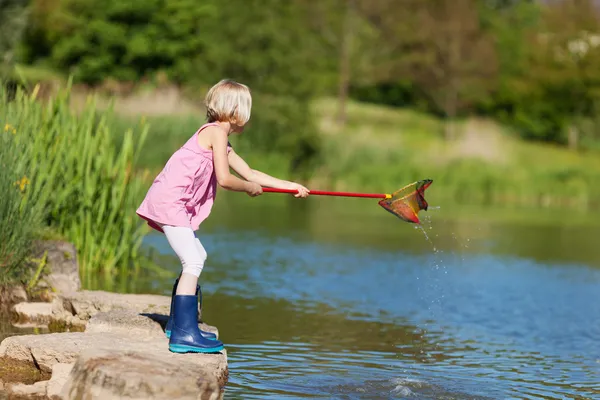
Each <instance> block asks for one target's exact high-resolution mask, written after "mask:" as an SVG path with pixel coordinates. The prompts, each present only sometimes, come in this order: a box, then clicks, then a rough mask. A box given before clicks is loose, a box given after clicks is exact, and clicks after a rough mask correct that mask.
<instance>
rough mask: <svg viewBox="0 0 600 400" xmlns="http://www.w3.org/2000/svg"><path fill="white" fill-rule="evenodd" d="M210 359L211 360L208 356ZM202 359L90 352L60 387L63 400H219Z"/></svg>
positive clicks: (219, 389)
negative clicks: (83, 399)
mask: <svg viewBox="0 0 600 400" xmlns="http://www.w3.org/2000/svg"><path fill="white" fill-rule="evenodd" d="M209 357H210V356H209ZM203 359H205V357H204V356H202V355H192V356H191V357H188V356H185V355H179V356H173V357H164V356H163V355H161V354H160V352H144V351H126V352H122V351H119V350H116V349H108V348H103V349H89V350H86V351H84V352H83V353H82V354H81V356H80V357H79V359H78V361H77V363H75V366H74V367H73V370H72V372H71V375H70V377H69V380H68V381H67V383H66V384H65V386H64V387H63V391H62V397H63V398H65V399H82V398H97V399H107V400H110V399H140V400H141V399H190V400H191V399H218V398H220V397H221V393H222V386H220V384H219V382H218V380H217V379H216V377H215V376H214V375H212V374H210V373H207V369H206V368H205V366H204V365H203V363H202V362H199V361H201V360H203Z"/></svg>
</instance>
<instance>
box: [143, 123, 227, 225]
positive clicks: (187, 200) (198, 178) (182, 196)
mask: <svg viewBox="0 0 600 400" xmlns="http://www.w3.org/2000/svg"><path fill="white" fill-rule="evenodd" d="M211 125H217V124H216V123H208V124H204V125H202V126H201V127H200V129H198V131H197V132H196V133H195V134H194V135H193V136H192V137H191V138H190V139H189V140H188V141H187V142H186V143H185V144H184V145H183V146H182V147H181V148H180V149H179V150H177V151H176V152H175V153H174V154H173V155H172V156H171V158H170V159H169V161H167V164H166V165H165V167H164V168H163V170H162V171H161V172H160V173H159V174H158V176H157V177H156V178H155V179H154V182H153V183H152V186H150V189H149V190H148V193H147V194H146V197H145V198H144V200H143V201H142V204H141V205H140V206H139V208H138V209H137V211H136V213H137V215H139V216H140V217H141V218H143V219H145V220H146V221H147V222H148V225H149V226H150V227H152V228H154V229H156V230H157V231H159V232H163V230H162V228H161V227H160V225H159V224H164V225H173V226H185V227H189V228H191V229H192V230H194V231H195V230H197V229H198V228H199V227H200V223H202V221H204V220H205V219H206V218H207V217H208V215H209V214H210V211H211V209H212V206H213V203H214V201H215V197H216V194H217V177H216V174H215V170H214V163H213V153H212V150H208V149H204V148H202V147H200V145H199V144H198V135H199V134H200V133H201V132H202V130H203V129H204V128H206V127H208V126H211ZM230 151H231V145H230V144H229V143H228V144H227V154H229V152H230Z"/></svg>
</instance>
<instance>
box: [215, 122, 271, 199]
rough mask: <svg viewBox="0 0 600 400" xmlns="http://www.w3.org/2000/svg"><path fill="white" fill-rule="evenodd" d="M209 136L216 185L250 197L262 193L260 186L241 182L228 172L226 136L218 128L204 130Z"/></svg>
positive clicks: (249, 182)
mask: <svg viewBox="0 0 600 400" xmlns="http://www.w3.org/2000/svg"><path fill="white" fill-rule="evenodd" d="M206 129H207V130H209V129H210V131H208V133H209V134H210V135H211V142H212V149H213V162H214V165H215V174H216V175H217V183H218V184H219V185H220V186H221V187H222V188H224V189H227V190H232V191H236V192H246V193H248V195H250V196H257V195H259V194H261V193H262V188H261V187H260V184H257V183H254V182H251V181H243V180H241V179H240V178H238V177H237V176H235V175H232V174H231V173H230V172H229V162H228V159H227V134H226V133H225V132H224V131H222V130H221V129H219V128H212V127H208V128H206Z"/></svg>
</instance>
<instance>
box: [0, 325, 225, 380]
mask: <svg viewBox="0 0 600 400" xmlns="http://www.w3.org/2000/svg"><path fill="white" fill-rule="evenodd" d="M87 350H97V351H101V350H110V351H113V352H115V354H130V355H131V354H143V355H148V356H153V357H154V356H155V357H156V359H158V360H160V361H161V362H166V361H167V360H176V363H178V365H180V366H182V367H185V368H191V367H194V370H203V371H205V372H206V374H208V375H211V376H212V377H213V378H215V379H216V381H217V382H218V383H219V385H222V386H224V385H225V383H226V382H227V377H228V368H227V352H226V350H223V351H222V352H220V353H215V354H175V353H171V352H170V351H169V349H168V340H167V339H166V338H165V337H164V336H163V337H154V336H146V337H137V336H134V335H123V334H119V333H110V332H106V333H105V332H95V333H92V332H71V333H51V334H45V335H24V336H11V337H8V338H6V339H4V340H3V341H2V343H0V359H1V358H8V359H12V360H17V361H23V362H29V363H31V364H32V365H36V366H37V367H38V368H39V369H40V370H41V371H43V372H50V371H52V368H53V366H54V365H56V364H58V363H63V364H71V363H75V362H76V361H77V358H78V357H79V355H80V354H82V353H83V352H85V351H87ZM152 378H153V377H151V376H148V379H152ZM172 378H173V377H172Z"/></svg>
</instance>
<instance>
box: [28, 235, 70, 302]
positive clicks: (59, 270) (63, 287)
mask: <svg viewBox="0 0 600 400" xmlns="http://www.w3.org/2000/svg"><path fill="white" fill-rule="evenodd" d="M45 252H47V258H46V262H47V265H46V268H45V270H44V275H43V281H44V282H45V283H46V284H47V285H48V286H50V287H51V288H52V289H53V290H54V292H56V293H60V294H66V293H72V292H77V291H79V290H80V289H81V280H80V278H79V265H78V263H77V250H76V248H75V246H74V245H73V244H71V243H68V242H63V241H60V240H47V241H36V242H35V251H34V257H36V258H38V259H40V258H42V257H43V256H44V253H45Z"/></svg>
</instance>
